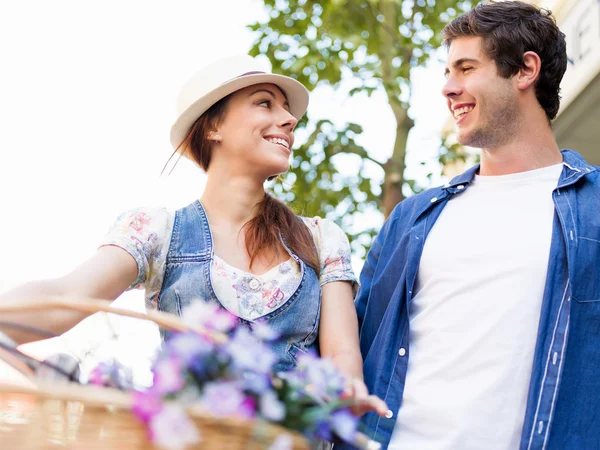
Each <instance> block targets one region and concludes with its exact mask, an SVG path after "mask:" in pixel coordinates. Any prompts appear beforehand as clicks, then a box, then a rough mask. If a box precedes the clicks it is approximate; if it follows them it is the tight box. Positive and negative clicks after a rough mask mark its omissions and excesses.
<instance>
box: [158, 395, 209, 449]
mask: <svg viewBox="0 0 600 450" xmlns="http://www.w3.org/2000/svg"><path fill="white" fill-rule="evenodd" d="M150 430H151V433H152V441H153V442H154V444H156V445H157V446H158V447H161V448H165V449H169V450H183V449H184V448H185V447H187V446H188V445H193V444H197V443H198V442H200V440H201V436H200V433H199V431H198V429H197V428H196V425H194V422H192V421H191V420H190V418H189V417H188V416H187V414H186V413H185V411H184V410H183V408H181V407H179V406H177V405H173V404H167V405H164V407H163V409H162V411H161V412H159V413H158V414H156V415H155V416H154V417H153V418H152V419H151V420H150Z"/></svg>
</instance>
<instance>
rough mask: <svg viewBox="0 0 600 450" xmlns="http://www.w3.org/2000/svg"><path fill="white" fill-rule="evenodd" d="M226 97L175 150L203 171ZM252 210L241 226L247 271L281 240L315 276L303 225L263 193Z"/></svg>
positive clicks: (312, 254)
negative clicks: (251, 215) (186, 153)
mask: <svg viewBox="0 0 600 450" xmlns="http://www.w3.org/2000/svg"><path fill="white" fill-rule="evenodd" d="M229 97H230V96H227V97H225V98H223V99H221V100H219V101H218V102H217V103H215V104H214V105H212V106H211V107H210V108H209V109H208V110H207V111H206V112H205V113H204V114H202V115H201V116H200V118H199V119H198V120H196V122H195V123H194V125H192V127H191V129H190V131H189V132H188V134H187V136H186V138H185V139H184V140H183V142H182V143H181V145H180V146H179V147H178V149H177V150H178V151H179V150H180V149H181V150H182V151H184V152H189V155H190V156H191V158H192V159H193V160H194V161H195V162H196V164H198V165H199V166H200V167H201V168H202V169H203V170H205V171H206V170H208V166H209V165H210V158H211V149H212V141H211V140H210V139H209V138H208V136H209V133H210V132H212V131H214V129H215V128H216V126H217V125H218V124H219V123H221V121H222V120H223V118H224V117H225V111H226V108H227V102H228V100H229ZM255 208H256V209H257V211H256V212H257V214H256V215H255V216H254V217H253V218H252V219H251V220H250V221H248V222H247V223H246V224H245V225H244V227H245V228H246V250H247V251H248V255H249V256H250V267H252V264H253V263H254V261H255V260H256V258H257V257H258V256H259V255H260V254H261V252H263V251H264V250H272V251H274V252H276V253H278V252H279V249H280V248H281V247H280V245H281V244H280V243H281V239H280V237H281V238H283V241H284V242H285V245H286V246H287V247H288V248H289V249H290V250H291V251H292V252H293V253H294V254H296V255H298V257H299V258H300V259H302V261H304V263H305V264H306V265H308V266H310V267H312V268H313V269H314V270H315V271H316V272H317V276H318V275H319V272H320V264H319V258H318V255H317V250H316V247H315V243H314V240H313V238H312V235H311V232H310V230H309V229H308V227H307V226H306V225H305V224H304V222H303V221H302V220H301V219H300V218H299V217H298V216H296V214H294V212H293V211H292V210H291V209H290V208H289V207H288V206H286V205H285V204H284V203H282V202H281V201H279V200H277V199H276V198H274V197H273V196H272V195H270V194H269V193H268V192H265V196H264V198H263V199H262V201H260V202H259V203H258V204H257V205H256V206H255Z"/></svg>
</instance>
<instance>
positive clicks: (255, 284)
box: [248, 278, 260, 291]
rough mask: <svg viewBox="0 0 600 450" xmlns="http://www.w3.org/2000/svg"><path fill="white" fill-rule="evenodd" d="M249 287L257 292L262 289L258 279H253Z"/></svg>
mask: <svg viewBox="0 0 600 450" xmlns="http://www.w3.org/2000/svg"><path fill="white" fill-rule="evenodd" d="M248 286H250V289H252V290H254V291H256V290H257V289H258V288H259V287H260V281H258V280H257V279H256V278H252V279H251V280H250V283H248Z"/></svg>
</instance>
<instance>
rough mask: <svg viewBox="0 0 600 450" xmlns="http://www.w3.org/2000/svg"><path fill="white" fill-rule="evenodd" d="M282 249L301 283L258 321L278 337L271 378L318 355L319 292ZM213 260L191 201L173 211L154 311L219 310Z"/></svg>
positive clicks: (310, 275)
mask: <svg viewBox="0 0 600 450" xmlns="http://www.w3.org/2000/svg"><path fill="white" fill-rule="evenodd" d="M299 220H300V219H299ZM282 244H283V246H284V247H285V249H286V250H287V251H288V253H289V254H290V256H291V257H292V258H294V259H295V260H296V261H297V262H298V263H299V264H300V274H301V281H300V284H299V286H298V288H297V289H296V292H294V293H293V294H292V296H291V297H290V298H289V300H288V301H287V302H285V303H284V304H283V305H281V306H280V307H279V308H278V309H276V310H275V311H272V312H271V313H269V314H267V315H265V316H262V317H261V318H260V319H259V320H264V321H266V322H267V323H268V325H269V326H270V327H271V328H272V329H273V330H274V331H276V332H277V333H278V334H279V336H280V338H279V340H278V341H277V342H276V343H275V344H274V345H273V350H274V351H275V353H276V355H277V356H278V357H279V362H278V363H277V364H276V365H275V367H274V369H275V371H277V372H279V371H286V370H290V369H292V368H294V367H295V365H296V356H297V354H298V352H307V351H314V352H317V353H318V341H317V334H318V331H319V317H320V312H321V286H320V284H319V278H318V275H317V273H316V272H315V270H314V269H312V268H311V267H310V266H307V265H305V264H304V261H302V260H301V259H300V258H299V257H298V256H297V255H295V254H294V253H292V252H291V251H290V249H289V248H288V247H287V245H286V244H285V242H284V241H283V239H282ZM213 259H214V251H213V239H212V233H211V231H210V225H209V224H208V219H207V217H206V212H205V211H204V208H203V207H202V204H201V203H200V202H199V201H195V202H194V203H192V204H191V205H189V206H186V207H185V208H182V209H180V210H177V211H176V212H175V221H174V224H173V233H172V235H171V242H170V244H169V251H168V253H167V262H166V270H165V278H164V280H163V284H162V289H161V292H160V294H159V297H158V309H159V310H160V311H165V312H168V313H171V314H176V315H178V316H181V312H182V310H183V309H184V308H185V307H186V306H188V305H189V304H191V303H192V302H194V301H206V302H215V303H217V304H218V305H219V306H221V307H223V306H222V305H221V303H220V302H219V300H218V298H217V296H216V294H215V291H214V289H213V285H212V279H211V267H212V262H213ZM259 289H260V287H259ZM239 322H240V323H242V324H244V325H246V326H247V327H249V328H252V322H251V321H248V320H244V319H241V318H240V319H239ZM163 337H164V335H163Z"/></svg>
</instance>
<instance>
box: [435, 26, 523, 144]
mask: <svg viewBox="0 0 600 450" xmlns="http://www.w3.org/2000/svg"><path fill="white" fill-rule="evenodd" d="M481 44H482V40H481V38H479V37H460V38H457V39H455V40H454V41H452V44H451V45H450V51H449V52H448V63H447V66H446V71H445V72H446V78H447V81H446V84H445V85H444V88H443V89H442V94H443V95H444V96H445V97H446V100H447V103H448V108H449V109H450V113H451V114H452V117H453V119H454V123H455V125H456V128H457V135H458V142H459V143H460V144H462V145H468V146H471V147H477V148H485V149H493V148H495V147H499V146H501V145H504V144H506V143H507V142H509V141H510V139H511V138H512V137H513V136H515V134H516V129H517V127H518V123H519V117H520V109H519V103H518V97H517V93H518V89H517V88H516V86H515V85H514V83H513V79H512V77H511V78H503V77H501V76H500V75H499V74H498V70H497V67H496V63H495V62H494V61H493V60H492V59H490V58H489V57H488V56H487V55H485V53H484V52H483V50H482V45H481Z"/></svg>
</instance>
